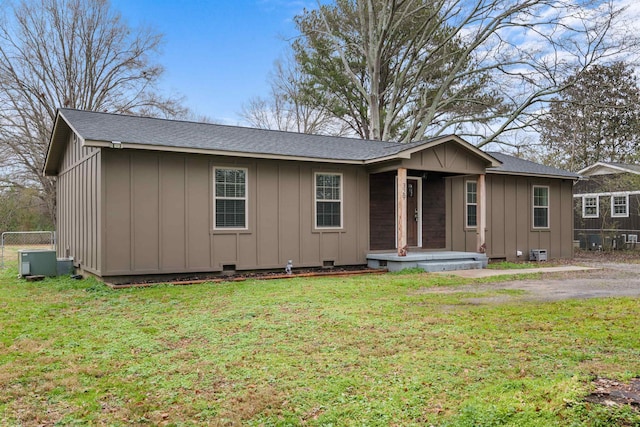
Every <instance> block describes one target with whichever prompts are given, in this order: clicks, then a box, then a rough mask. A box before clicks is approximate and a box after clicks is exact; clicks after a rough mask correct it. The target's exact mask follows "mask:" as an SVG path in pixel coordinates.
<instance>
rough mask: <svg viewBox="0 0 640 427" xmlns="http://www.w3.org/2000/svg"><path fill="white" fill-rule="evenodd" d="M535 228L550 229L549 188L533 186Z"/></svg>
mask: <svg viewBox="0 0 640 427" xmlns="http://www.w3.org/2000/svg"><path fill="white" fill-rule="evenodd" d="M533 228H549V187H546V186H538V185H534V186H533Z"/></svg>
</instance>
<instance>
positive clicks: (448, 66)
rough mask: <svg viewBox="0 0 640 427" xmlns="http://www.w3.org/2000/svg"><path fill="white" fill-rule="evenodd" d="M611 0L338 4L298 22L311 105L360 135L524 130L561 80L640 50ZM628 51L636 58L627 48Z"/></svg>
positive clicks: (298, 48) (481, 140)
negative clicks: (330, 113) (595, 65)
mask: <svg viewBox="0 0 640 427" xmlns="http://www.w3.org/2000/svg"><path fill="white" fill-rule="evenodd" d="M623 12H624V9H620V8H616V7H615V2H614V1H613V0H587V1H581V2H574V1H571V0H553V1H552V0H435V1H429V2H424V1H420V0H335V1H334V2H333V3H331V4H325V5H320V4H319V5H318V8H317V9H315V10H310V11H305V12H304V13H303V14H301V15H300V16H298V17H297V18H296V23H297V26H298V29H299V31H300V37H299V38H298V39H297V40H296V41H295V42H294V44H293V49H294V51H295V53H296V58H297V60H298V61H299V63H300V64H301V67H302V70H303V71H304V72H305V73H306V74H307V75H308V76H309V77H310V81H311V82H312V87H311V89H312V90H313V91H314V93H315V94H316V96H315V98H314V99H315V100H316V103H317V105H323V106H326V107H327V108H329V110H330V111H332V113H333V114H334V116H336V117H338V118H340V119H342V120H344V121H345V122H346V123H347V124H348V125H349V126H350V127H351V128H352V129H353V130H354V131H355V132H357V133H358V134H359V135H360V136H362V137H363V138H371V139H381V140H399V141H412V140H416V139H421V138H423V137H424V136H425V135H430V136H435V135H439V134H443V133H451V132H456V133H458V134H461V135H464V136H467V137H470V138H471V139H472V140H474V141H475V142H476V143H477V144H478V145H479V146H482V145H485V144H487V143H489V142H492V141H496V140H498V138H499V137H500V136H501V135H503V134H505V133H506V132H508V131H514V130H518V129H523V128H528V127H529V126H530V125H531V124H532V123H533V122H535V121H536V120H537V118H538V112H539V111H540V109H541V106H543V105H544V104H545V103H546V102H547V101H548V100H549V99H550V98H551V97H552V96H553V95H554V94H556V93H558V91H560V90H562V89H563V88H564V86H563V82H566V81H567V80H566V77H567V76H568V75H570V74H573V73H575V72H576V71H578V72H579V71H580V70H584V69H586V68H587V67H589V66H590V65H591V64H594V63H597V62H600V61H605V60H607V59H609V58H611V57H613V56H615V55H617V54H619V53H621V52H630V51H632V50H634V49H636V48H637V46H638V42H637V39H636V38H635V37H634V36H633V34H635V33H634V32H629V31H627V30H626V29H625V28H624V22H622V20H621V19H622V18H623V17H624V15H623ZM634 52H635V51H634Z"/></svg>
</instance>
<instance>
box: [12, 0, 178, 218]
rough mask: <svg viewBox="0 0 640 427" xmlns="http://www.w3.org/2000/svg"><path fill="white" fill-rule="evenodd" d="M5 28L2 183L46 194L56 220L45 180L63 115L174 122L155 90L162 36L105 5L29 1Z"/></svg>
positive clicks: (100, 0)
mask: <svg viewBox="0 0 640 427" xmlns="http://www.w3.org/2000/svg"><path fill="white" fill-rule="evenodd" d="M5 12H7V14H6V16H4V20H3V21H1V22H0V104H1V107H2V108H1V109H0V147H1V148H0V161H2V160H4V162H5V163H4V165H2V164H0V166H4V167H3V168H2V170H3V171H4V173H3V174H2V176H1V177H0V179H2V181H3V182H5V183H6V184H8V185H11V186H16V187H25V186H35V187H36V188H39V189H40V190H41V193H40V194H41V198H42V200H43V202H44V203H45V204H46V207H47V211H48V212H49V214H50V215H51V218H55V183H54V181H53V180H52V179H50V178H47V177H44V176H43V174H42V170H43V166H44V160H45V157H46V152H47V147H48V141H49V134H50V131H51V128H52V124H53V120H54V118H55V114H56V109H57V108H58V107H70V108H78V109H86V110H94V111H107V112H121V113H132V114H144V115H161V116H174V115H176V114H179V113H182V112H183V111H184V110H183V108H182V107H181V106H180V104H179V102H178V101H177V100H174V99H168V98H163V97H161V96H160V95H158V93H157V92H156V90H155V86H154V85H155V83H156V82H157V81H158V78H159V77H160V75H161V74H162V71H163V70H162V68H161V67H160V66H158V65H157V64H154V63H153V62H152V57H153V56H154V55H155V54H156V53H157V51H158V47H159V44H160V42H161V36H160V35H159V34H156V33H154V32H153V31H151V30H149V29H133V28H131V27H129V26H128V25H127V24H126V23H125V22H123V21H122V18H121V16H120V15H119V14H118V13H116V12H115V11H113V10H112V9H111V8H110V5H109V2H108V1H107V0H23V1H21V2H19V3H17V4H11V5H10V7H9V8H7V9H6V10H5Z"/></svg>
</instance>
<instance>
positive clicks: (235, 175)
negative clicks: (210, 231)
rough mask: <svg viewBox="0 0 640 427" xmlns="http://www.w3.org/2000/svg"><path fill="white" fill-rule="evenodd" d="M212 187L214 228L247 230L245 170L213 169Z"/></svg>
mask: <svg viewBox="0 0 640 427" xmlns="http://www.w3.org/2000/svg"><path fill="white" fill-rule="evenodd" d="M214 186H215V189H214V194H215V197H214V200H213V204H214V212H215V226H214V228H217V229H221V228H223V229H245V228H247V170H246V169H237V168H215V169H214Z"/></svg>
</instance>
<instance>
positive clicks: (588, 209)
mask: <svg viewBox="0 0 640 427" xmlns="http://www.w3.org/2000/svg"><path fill="white" fill-rule="evenodd" d="M599 216H600V206H599V203H598V196H583V197H582V218H598V217H599Z"/></svg>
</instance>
